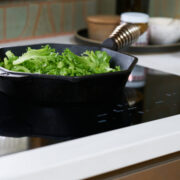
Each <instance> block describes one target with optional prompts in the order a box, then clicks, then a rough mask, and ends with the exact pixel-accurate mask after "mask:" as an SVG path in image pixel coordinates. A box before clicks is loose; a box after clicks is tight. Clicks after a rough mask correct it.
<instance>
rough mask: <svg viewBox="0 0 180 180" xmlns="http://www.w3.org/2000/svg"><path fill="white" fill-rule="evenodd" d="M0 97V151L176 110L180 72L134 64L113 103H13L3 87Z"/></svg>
mask: <svg viewBox="0 0 180 180" xmlns="http://www.w3.org/2000/svg"><path fill="white" fill-rule="evenodd" d="M0 102H1V103H0V155H5V154H10V153H15V152H19V151H24V150H28V149H33V148H38V147H41V146H46V145H49V144H54V143H58V142H62V141H66V140H70V139H75V138H79V137H84V136H87V135H91V134H97V133H100V132H105V131H109V130H113V129H118V128H123V127H127V126H132V125H135V124H140V123H144V122H148V121H153V120H157V119H160V118H164V117H168V116H172V115H176V114H179V113H180V76H175V75H171V74H167V73H163V72H160V71H156V70H153V69H147V68H143V67H141V66H136V68H135V69H134V70H133V72H132V74H131V75H130V76H129V80H128V82H127V84H126V88H125V90H124V93H123V94H120V95H119V97H117V101H116V102H113V103H103V104H83V105H82V104H81V105H77V104H76V105H63V106H58V107H40V106H35V105H33V106H32V105H29V104H26V103H24V104H19V105H17V103H15V102H12V101H10V100H9V99H8V97H7V96H6V95H4V94H1V93H0ZM25 122H26V123H25ZM42 122H46V126H44V125H43V123H42ZM67 122H68V123H69V124H71V125H70V126H67ZM32 124H33V125H34V126H35V128H34V129H33V132H32ZM56 132H57V133H56ZM53 133H54V134H53ZM52 134H53V135H52ZM23 136H25V137H23Z"/></svg>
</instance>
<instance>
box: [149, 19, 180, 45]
mask: <svg viewBox="0 0 180 180" xmlns="http://www.w3.org/2000/svg"><path fill="white" fill-rule="evenodd" d="M149 29H150V43H151V44H172V43H175V42H177V41H178V40H180V20H178V19H173V18H165V17H155V18H150V21H149Z"/></svg>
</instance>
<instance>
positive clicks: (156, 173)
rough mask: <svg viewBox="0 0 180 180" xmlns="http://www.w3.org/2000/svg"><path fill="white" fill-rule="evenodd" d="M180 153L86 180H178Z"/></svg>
mask: <svg viewBox="0 0 180 180" xmlns="http://www.w3.org/2000/svg"><path fill="white" fill-rule="evenodd" d="M179 179H180V152H178V153H174V154H170V155H167V156H163V157H160V158H156V159H153V160H150V161H147V162H144V163H141V164H137V165H133V166H131V167H127V168H123V169H119V170H116V171H113V172H110V173H106V174H102V175H99V176H96V177H91V178H89V179H87V180H179Z"/></svg>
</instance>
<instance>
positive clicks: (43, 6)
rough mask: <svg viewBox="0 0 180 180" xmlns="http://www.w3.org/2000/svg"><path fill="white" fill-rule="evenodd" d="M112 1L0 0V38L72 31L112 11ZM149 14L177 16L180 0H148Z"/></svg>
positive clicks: (17, 38) (23, 37) (113, 4)
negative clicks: (87, 18) (97, 15)
mask: <svg viewBox="0 0 180 180" xmlns="http://www.w3.org/2000/svg"><path fill="white" fill-rule="evenodd" d="M115 2H116V1H115V0H13V1H12V0H4V1H0V42H1V43H2V42H7V41H14V40H21V39H31V38H37V37H47V36H54V35H59V34H67V33H72V32H74V31H75V30H77V29H80V28H82V27H85V26H86V22H85V20H86V17H87V16H89V15H95V14H115ZM173 8H175V9H174V10H173ZM150 15H152V16H172V17H180V1H179V0H150Z"/></svg>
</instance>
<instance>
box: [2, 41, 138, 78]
mask: <svg viewBox="0 0 180 180" xmlns="http://www.w3.org/2000/svg"><path fill="white" fill-rule="evenodd" d="M43 45H50V46H51V45H64V46H76V47H85V48H97V49H101V48H102V50H108V51H114V50H111V49H108V48H105V47H101V46H99V47H98V46H84V45H76V44H61V43H41V44H40V43H37V44H26V45H20V46H8V47H1V48H0V49H8V48H9V49H10V48H21V47H23V48H27V47H31V46H43ZM114 52H117V53H120V54H123V55H126V56H129V57H131V58H132V59H133V60H132V63H131V65H130V66H129V67H128V68H127V69H125V70H121V71H116V72H106V73H98V74H91V75H84V76H62V75H48V74H38V73H24V72H15V71H10V70H8V69H6V68H3V67H0V70H1V71H2V72H3V73H2V74H3V77H19V78H21V77H32V78H42V79H44V78H45V79H64V80H71V81H72V80H81V79H91V78H95V77H106V76H114V75H119V74H124V73H127V72H130V71H131V70H132V69H133V67H134V66H135V64H136V63H137V61H138V58H137V57H135V56H133V55H130V54H128V53H124V52H123V53H122V52H119V51H114ZM0 75H1V74H0ZM11 75H12V76H11Z"/></svg>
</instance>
